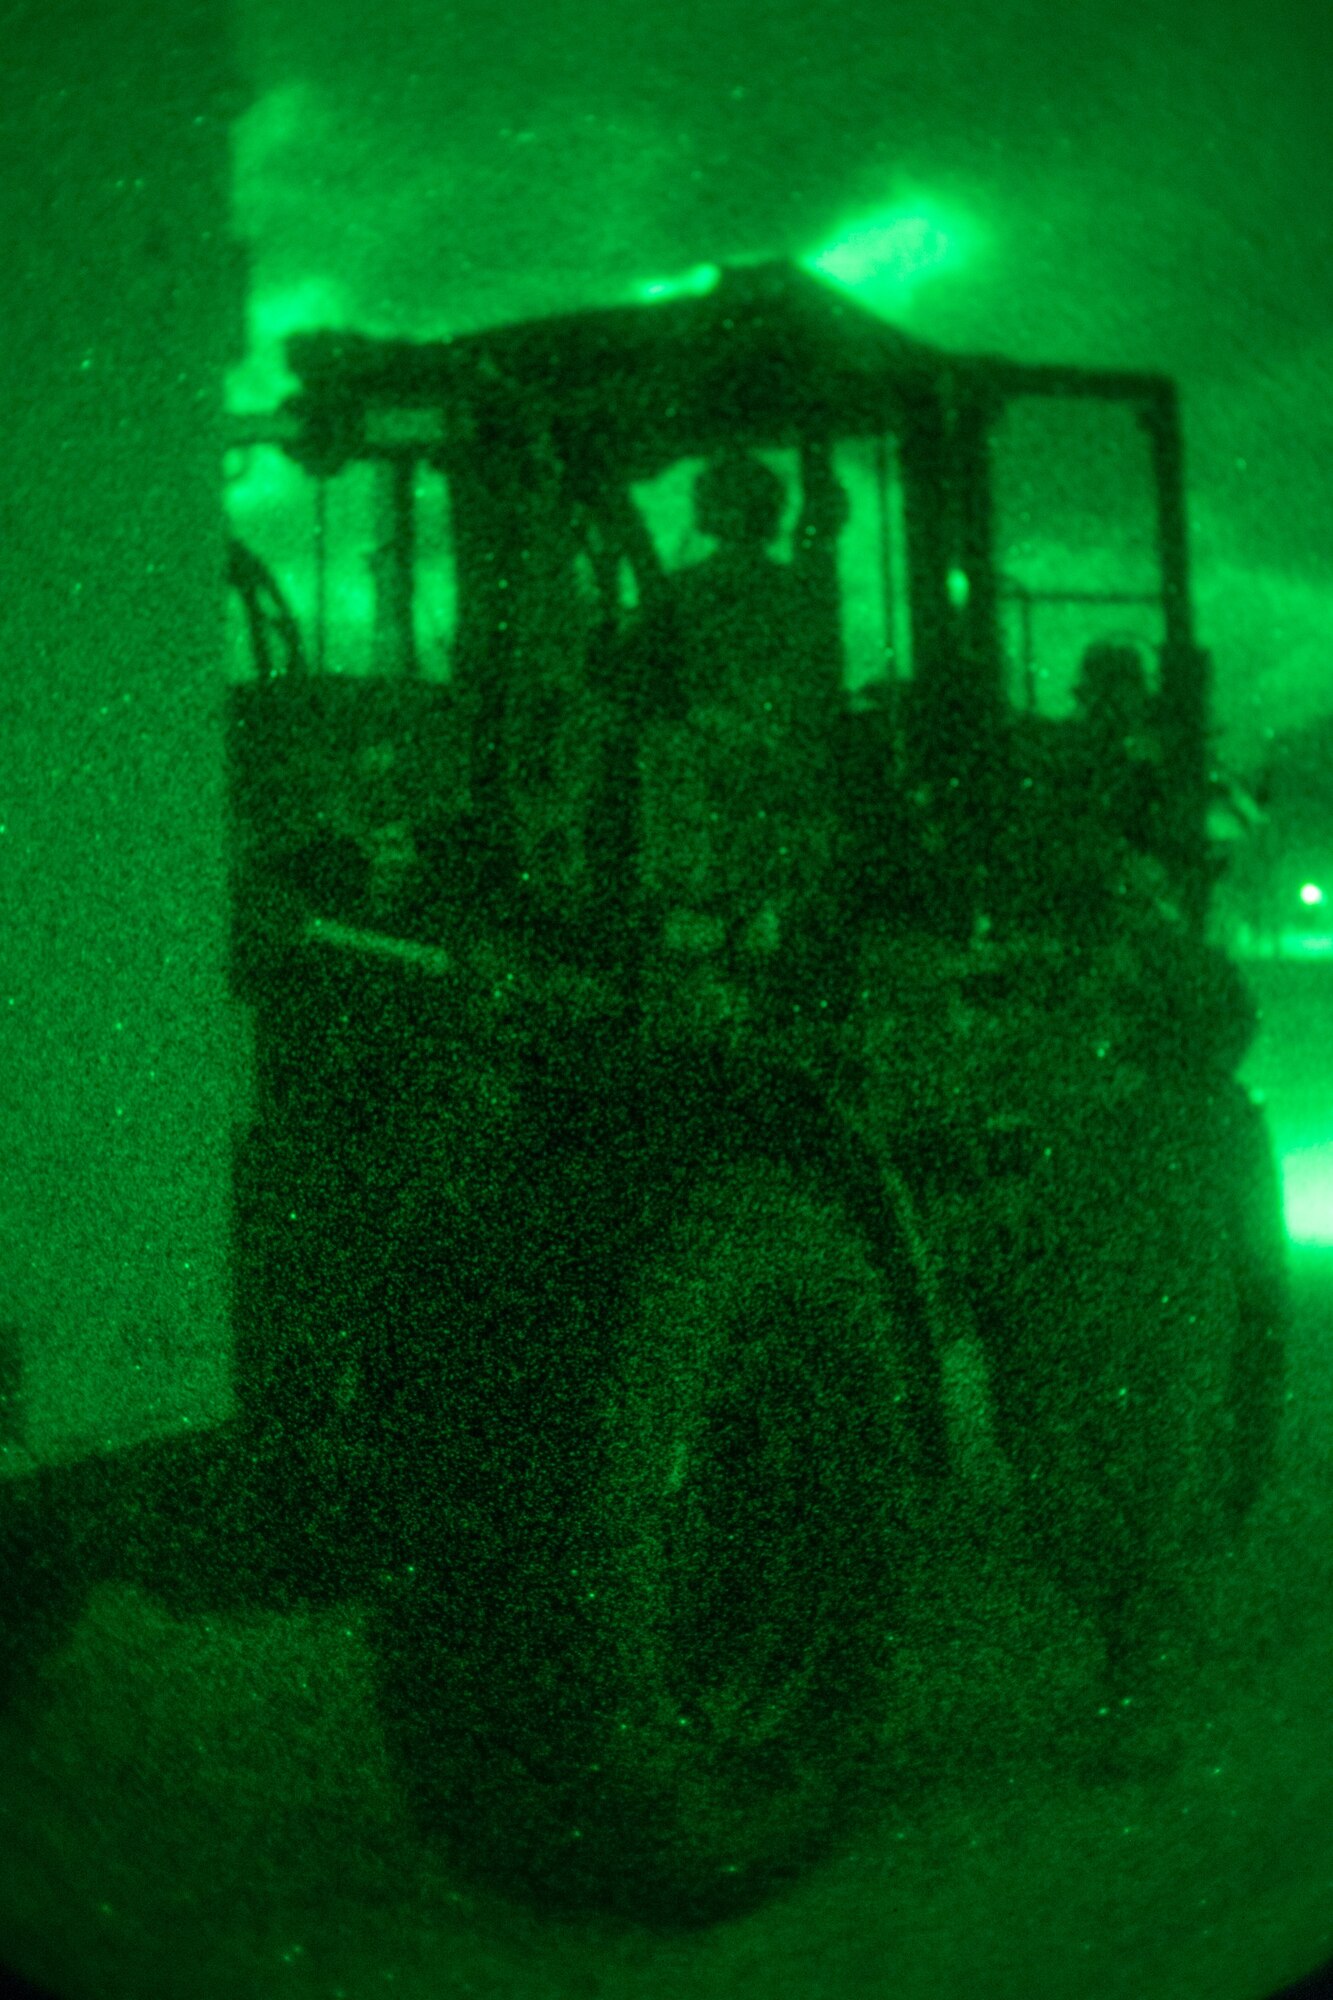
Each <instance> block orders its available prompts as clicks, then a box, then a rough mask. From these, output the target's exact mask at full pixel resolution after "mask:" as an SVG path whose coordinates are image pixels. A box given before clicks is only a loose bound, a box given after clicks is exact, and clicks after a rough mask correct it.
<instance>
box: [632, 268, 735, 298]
mask: <svg viewBox="0 0 1333 2000" xmlns="http://www.w3.org/2000/svg"><path fill="white" fill-rule="evenodd" d="M721 275H722V273H721V269H720V267H719V266H718V265H717V264H696V265H695V266H694V267H693V269H692V270H689V271H685V272H682V273H681V274H680V276H678V277H674V278H651V279H649V280H648V282H647V283H646V284H642V285H639V286H638V287H637V289H636V290H635V293H634V297H635V298H636V299H640V300H642V301H645V302H647V301H649V300H653V299H684V298H703V297H705V296H706V294H707V293H709V292H711V291H712V289H713V287H714V285H716V283H717V281H718V279H719V277H720V276H721Z"/></svg>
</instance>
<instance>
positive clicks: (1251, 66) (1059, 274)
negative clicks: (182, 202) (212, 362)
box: [236, 0, 1333, 761]
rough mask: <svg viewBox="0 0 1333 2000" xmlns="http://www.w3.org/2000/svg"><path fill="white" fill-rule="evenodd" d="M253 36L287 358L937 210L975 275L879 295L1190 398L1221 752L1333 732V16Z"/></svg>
mask: <svg viewBox="0 0 1333 2000" xmlns="http://www.w3.org/2000/svg"><path fill="white" fill-rule="evenodd" d="M242 16H243V26H242V42H243V47H242V59H243V63H244V65H245V68H246V71H247V74H248V87H249V89H250V90H251V91H252V92H253V96H254V103H253V107H252V109H251V110H250V112H249V113H248V115H247V116H246V117H244V118H243V119H242V121H241V122H240V124H239V126H238V128H237V147H236V157H237V217H238V226H239V227H240V228H241V230H242V231H243V232H244V233H245V234H246V235H247V236H249V237H250V238H251V240H252V243H253V255H254V273H255V280H254V304H255V307H256V310H257V311H258V312H259V313H260V314H261V315H262V323H263V326H264V327H266V328H267V329H268V331H269V335H270V339H271V337H272V336H273V335H275V334H277V333H280V332H282V331H285V330H287V329H288V328H289V327H291V326H292V325H293V324H297V323H300V324H312V323H321V322H323V323H328V322H329V321H331V320H333V319H341V320H343V321H344V322H346V323H350V324H356V325H362V326H366V327H369V328H371V329H372V330H374V331H378V332H386V333H387V332H397V333H407V334H417V335H421V336H425V335H430V334H438V333H443V332H452V331H459V330H462V329H464V328H470V327H474V326H478V325H483V324H487V323H492V322H494V321H497V320H503V319H508V318H514V317H521V316H523V315H526V314H530V313H537V312H544V311H552V310H566V309H569V308H572V307H577V306H581V305H584V304H590V303H598V302H610V301H613V300H617V299H623V298H626V297H628V296H632V295H633V292H634V289H635V287H636V286H637V285H639V284H641V283H643V282H644V281H645V280H650V279H653V278H656V277H661V276H666V275H670V274H673V273H676V272H680V271H684V270H686V269H688V268H689V267H691V266H693V265H695V264H698V263H700V262H705V261H709V262H712V261H717V260H719V259H725V258H726V257H728V256H735V255H746V254H756V253H763V254H768V255H787V254H790V255H797V256H803V255H810V254H811V253H813V252H816V251H818V250H819V249H820V248H821V247H823V246H825V245H828V244H831V243H833V242H835V241H837V240H838V239H839V238H840V236H842V235H843V234H844V233H845V232H846V231H847V230H848V229H849V228H851V227H854V226H856V225H858V224H865V223H873V222H875V221H876V220H882V219H884V218H886V217H900V216H902V215H903V214H919V215H922V216H924V217H927V218H929V219H930V220H931V222H932V223H933V224H934V225H935V226H936V227H938V228H940V229H943V230H944V232H945V233H946V235H947V238H948V241H949V245H950V254H949V255H948V256H947V257H946V259H945V260H944V261H943V263H941V264H940V265H939V267H938V268H936V269H933V270H930V271H928V272H926V273H924V274H922V275H921V276H920V277H919V278H918V279H917V281H916V282H914V283H913V282H907V283H903V282H898V283H896V284H891V283H886V282H881V283H879V284H878V285H875V284H874V283H872V284H871V285H870V286H869V287H868V288H867V291H866V294H865V296H866V298H867V300H868V302H870V303H873V304H874V305H875V306H876V307H877V308H878V309H880V310H883V311H885V312H887V313H889V314H890V315H891V316H893V317H894V318H896V319H898V320H900V321H901V322H902V323H904V324H906V325H908V326H909V327H910V328H911V329H912V331H914V332H915V333H917V334H919V335H921V336H923V337H925V338H927V339H935V340H938V341H940V342H942V343H944V344H946V345H948V346H951V347H956V348H982V349H990V350H994V351H999V352H1007V353H1009V354H1012V355H1014V356H1016V357H1019V358H1022V359H1032V360H1037V359H1067V360H1075V361H1082V362H1087V363H1094V362H1099V363H1107V364H1113V365H1133V366H1148V367H1155V368H1163V369H1166V370H1168V371H1169V372H1171V373H1173V374H1175V375H1176V376H1177V377H1178V378H1179V379H1180V380H1181V382H1182V384H1183V386H1184V388H1185V392H1186V415H1187V423H1188V437H1189V446H1190V468H1191V487H1192V513H1193V526H1194V544H1195V550H1196V554H1197V558H1198V574H1197V585H1198V592H1197V594H1198V600H1199V606H1200V613H1201V626H1202V634H1203V637H1204V638H1205V640H1206V641H1207V642H1208V643H1209V644H1211V645H1212V646H1213V648H1214V650H1215V655H1216V661H1217V699H1218V712H1219V718H1220V720H1221V722H1222V724H1223V725H1224V727H1225V732H1226V734H1225V736H1224V739H1223V745H1222V747H1223V749H1224V751H1225V752H1226V753H1227V754H1228V755H1230V756H1231V757H1233V758H1234V759H1236V760H1237V761H1245V760H1247V759H1249V758H1251V757H1252V756H1253V755H1254V753H1255V749H1256V746H1257V745H1258V744H1259V743H1260V742H1261V741H1262V736H1263V731H1264V729H1265V728H1266V727H1273V726H1277V727H1283V726H1285V725H1287V724H1289V723H1292V722H1298V721H1302V720H1304V719H1307V718H1308V717H1309V716H1311V715H1312V714H1314V713H1315V712H1317V711H1318V710H1320V709H1321V708H1322V707H1323V706H1324V705H1325V704H1326V702H1327V700H1328V696H1327V695H1326V694H1325V692H1324V690H1325V688H1326V687H1327V686H1328V685H1329V682H1330V677H1331V676H1330V670H1331V669H1333V581H1331V580H1330V573H1329V569H1330V551H1333V499H1331V498H1330V494H1329V476H1330V475H1329V468H1330V466H1333V407H1331V404H1333V397H1331V396H1330V390H1333V17H1331V16H1330V14H1329V12H1328V9H1327V6H1326V0H1272V4H1267V5H1264V6H1257V7H1256V6H1248V5H1247V6H1241V5H1239V4H1237V0H1223V4H1220V5H1219V4H1211V5H1208V4H1203V5H1201V4H1199V0H1159V4H1157V5H1155V6H1154V7H1153V8H1151V9H1138V8H1129V7H1126V6H1124V5H1123V4H1122V5H1110V6H1108V5H1106V4H1100V5H1099V4H1096V0H1069V4H1065V5H1062V6H1060V7H1058V8H1057V7H1053V6H1051V5H1049V4H1044V0H989V3H988V4H980V5H977V6H975V7H972V8H968V9H964V8H962V7H959V6H957V5H952V6H950V5H942V4H940V0H895V4H892V5H888V4H885V0H879V4H874V5H872V4H870V0H845V4H843V5H842V6H840V7H832V8H831V7H825V6H817V5H811V4H808V0H805V3H804V4H802V0H653V3H652V4H643V3H642V0H640V4H637V5H634V6H630V7H627V6H625V5H624V4H623V0H575V4H570V5H564V6H560V7H547V6H540V5H536V4H533V0H529V4H528V5H527V6H526V7H514V6H509V7H501V8H497V7H495V6H494V4H493V0H462V4H459V5H454V6H450V7H444V8H442V7H439V6H437V5H433V4H432V5H427V4H424V0H385V4H381V5H378V6H376V7H373V8H367V7H365V6H364V5H363V4H361V0H355V4H354V0H323V4H322V5H321V6H320V7H319V8H318V9H314V8H310V7H308V6H307V5H306V4H305V0H248V6H243V7H242ZM263 380H264V377H263V375H262V373H261V374H259V375H256V376H254V377H252V382H262V381H263ZM251 393H252V395H253V389H252V391H251Z"/></svg>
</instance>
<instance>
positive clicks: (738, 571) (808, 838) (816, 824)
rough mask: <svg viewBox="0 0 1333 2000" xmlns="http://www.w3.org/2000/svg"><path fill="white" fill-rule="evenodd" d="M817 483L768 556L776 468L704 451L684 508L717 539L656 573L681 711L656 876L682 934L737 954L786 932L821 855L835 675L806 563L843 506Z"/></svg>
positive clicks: (829, 484)
mask: <svg viewBox="0 0 1333 2000" xmlns="http://www.w3.org/2000/svg"><path fill="white" fill-rule="evenodd" d="M821 483H822V485H823V488H824V490H823V491H820V492H819V493H818V495H817V496H816V495H812V494H810V493H807V496H806V504H805V507H804V509H803V512H802V518H801V521H800V523H799V524H798V527H797V532H796V536H795V551H796V552H795V554H794V556H793V559H792V561H791V562H783V561H780V560H779V559H777V558H776V557H775V556H773V555H772V554H770V550H771V548H772V545H773V543H774V542H775V541H776V540H777V537H778V534H779V531H780V528H781V524H782V516H783V512H784V510H785V505H786V489H785V487H784V484H783V481H782V480H781V478H780V477H779V476H778V474H777V473H776V472H774V471H772V470H771V469H770V468H769V466H767V465H766V464H765V463H764V462H763V460H762V459H761V458H759V457H758V456H757V455H755V454H754V453H751V452H748V451H743V450H736V449H733V450H728V451H725V452H723V453H720V454H719V455H717V456H716V457H714V458H713V459H711V460H710V461H709V462H708V464H707V465H705V467H704V469H703V470H702V472H701V473H700V474H699V475H698V478H697V479H696V481H695V485H694V493H693V501H694V519H695V525H696V527H697V528H698V529H699V531H700V532H701V533H702V534H704V535H706V536H708V537H710V538H711V539H712V540H713V541H714V542H715V543H716V547H715V549H714V550H713V552H712V553H711V554H710V555H709V556H707V557H706V558H705V559H704V560H703V561H702V562H700V563H697V564H695V565H693V566H692V567H690V568H687V569H685V570H682V571H679V572H677V573H676V574H675V575H674V576H672V577H670V578H669V579H668V580H667V582H666V590H665V598H664V602H663V603H662V605H661V610H662V612H663V613H664V614H665V625H664V627H659V630H661V631H663V632H664V637H665V643H666V644H667V645H668V646H669V649H670V652H671V655H672V664H673V669H674V677H675V681H676V686H677V690H678V694H679V708H680V710H681V711H683V722H682V724H681V725H680V726H679V727H678V729H677V731H676V732H675V735H676V740H675V744H674V746H673V751H672V754H670V755H669V757H668V759H667V761H668V763H669V765H670V766H671V767H672V775H671V777H670V779H669V780H668V783H667V790H668V791H669V793H670V795H671V799H672V808H671V809H670V810H671V817H672V818H673V819H674V820H675V828H674V835H673V834H670V833H668V832H667V830H666V829H665V828H664V829H663V833H664V836H665V839H664V842H663V847H664V848H669V849H670V851H671V856H672V859H671V860H669V861H667V864H666V868H665V873H666V875H667V876H668V878H670V879H669V886H668V883H663V886H664V887H666V888H667V889H668V896H669V900H670V901H672V902H674V903H676V904H677V906H678V907H679V906H685V907H686V908H688V909H690V910H692V911H693V912H694V913H696V915H697V917H698V918H700V919H702V920H703V922H704V928H703V930H702V931H701V932H696V934H698V935H702V936H713V937H716V939H717V941H718V942H719V943H720V942H721V941H722V938H723V937H724V936H725V938H726V939H727V941H728V943H729V944H731V945H733V946H738V947H739V948H740V949H741V950H742V951H743V952H745V953H746V954H747V955H748V956H750V957H752V958H753V957H754V956H755V955H756V954H757V955H758V957H759V958H763V957H764V956H767V955H771V954H772V953H773V952H774V951H776V949H777V947H778V946H779V944H781V943H784V942H788V941H789V940H790V933H791V931H792V929H793V927H794V925H795V924H799V918H800V912H801V909H802V907H803V905H804V904H806V903H807V902H809V900H810V897H811V895H812V893H817V889H816V883H817V880H818V878H819V876H820V875H821V874H822V873H824V872H825V867H826V864H827V861H828V858H829V855H828V853H826V852H825V849H830V851H831V834H830V829H828V828H827V827H825V826H824V825H823V824H822V822H821V814H822V813H823V802H824V800H825V799H826V797H827V788H826V786H824V785H823V784H821V776H822V775H823V774H824V764H825V762H826V759H827V754H828V745H829V742H830V740H831V730H832V727H833V725H834V722H835V719H836V715H837V712H838V707H839V703H840V699H841V686H840V672H839V669H838V667H837V665H836V661H837V636H838V635H837V623H836V618H837V613H836V601H835V600H833V598H832V594H831V593H828V592H824V591H821V589H820V588H819V570H820V563H821V560H823V559H825V558H826V555H827V552H828V545H829V543H831V541H832V539H833V536H834V535H835V534H836V532H837V530H838V529H839V528H840V527H841V525H842V521H843V520H844V519H845V504H846V503H845V500H843V496H842V494H841V489H839V488H837V486H836V483H835V482H834V481H833V478H832V473H831V471H830V472H827V477H826V479H825V480H824V481H823V482H821ZM840 501H841V502H842V505H841V507H836V503H838V502H840ZM835 507H836V512H835ZM826 598H827V599H828V602H827V605H826ZM825 610H826V612H827V615H821V613H823V612H824V611H825ZM825 624H827V625H828V626H829V630H828V631H827V632H825V631H824V629H823V628H824V626H825ZM661 775H662V776H663V777H665V776H666V773H665V771H663V772H662V773H661ZM659 851H661V850H659ZM821 863H823V864H824V866H821Z"/></svg>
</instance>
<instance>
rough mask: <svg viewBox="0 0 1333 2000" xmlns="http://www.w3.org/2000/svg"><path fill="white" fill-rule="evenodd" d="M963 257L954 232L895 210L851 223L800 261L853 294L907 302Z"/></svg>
mask: <svg viewBox="0 0 1333 2000" xmlns="http://www.w3.org/2000/svg"><path fill="white" fill-rule="evenodd" d="M961 255H962V245H961V243H960V240H959V236H958V232H957V231H956V230H955V229H952V228H946V227H945V226H944V224H943V223H942V222H941V221H940V220H939V219H938V218H937V217H935V216H932V215H928V214H923V213H922V212H920V210H917V209H912V210H901V209H895V210H893V211H891V212H890V213H888V214H881V215H874V216H869V217H865V218H863V219H862V220H860V221H857V222H853V223H849V224H848V226H847V228H846V229H845V230H844V231H843V233H842V234H841V235H840V236H839V237H837V238H836V239H835V240H834V241H833V242H832V243H827V244H825V245H824V246H823V247H822V248H820V249H819V250H816V251H814V252H813V253H812V254H811V255H810V256H808V257H806V258H804V259H803V260H802V261H803V263H804V265H805V268H806V269H807V270H808V271H814V272H816V273H818V274H819V275H821V276H823V277H826V278H832V279H833V280H834V282H835V283H836V284H839V285H846V286H848V287H849V288H851V289H852V290H854V291H868V292H870V293H872V294H879V295H882V296H883V297H884V298H885V299H886V300H893V299H898V300H905V299H906V298H907V297H908V296H909V295H910V294H911V292H912V291H913V290H914V289H915V288H916V286H917V285H918V284H919V283H920V282H921V280H922V279H923V278H925V277H928V276H930V275H931V274H932V273H933V272H936V271H939V270H942V269H944V268H945V267H946V266H948V265H952V264H956V263H957V262H958V261H959V258H960V256H961Z"/></svg>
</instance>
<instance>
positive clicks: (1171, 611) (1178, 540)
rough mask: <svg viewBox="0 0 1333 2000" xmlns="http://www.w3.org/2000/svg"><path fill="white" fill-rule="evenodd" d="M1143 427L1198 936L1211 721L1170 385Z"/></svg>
mask: <svg viewBox="0 0 1333 2000" xmlns="http://www.w3.org/2000/svg"><path fill="white" fill-rule="evenodd" d="M1142 422H1143V425H1144V428H1145V429H1146V431H1147V433H1148V438H1149V443H1150V446H1151V450H1152V463H1153V477H1154V482H1155V485H1156V489H1157V534H1158V554H1159V560H1160V563H1161V575H1162V601H1163V611H1164V615H1165V621H1166V638H1165V642H1164V644H1163V646H1162V655H1161V683H1160V693H1159V696H1158V727H1159V730H1160V733H1161V740H1162V759H1163V765H1164V769H1165V775H1166V782H1167V813H1168V817H1167V824H1168V830H1169V831H1168V838H1169V839H1170V842H1171V847H1172V856H1171V859H1172V861H1173V863H1174V866H1175V869H1176V872H1177V874H1178V876H1179V880H1180V886H1181V915H1182V916H1183V917H1184V919H1185V921H1186V923H1187V924H1188V925H1189V926H1190V928H1191V930H1193V931H1194V932H1195V933H1196V935H1202V933H1203V930H1204V927H1205V925H1206V922H1207V914H1208V899H1209V895H1210V893H1211V890H1212V884H1213V871H1212V868H1211V865H1210V855H1209V845H1208V802H1209V784H1208V717H1209V708H1210V702H1211V695H1212V687H1211V681H1212V671H1211V660H1210V658H1209V655H1208V653H1207V652H1206V651H1205V650H1204V649H1203V648H1202V647H1201V646H1200V645H1199V644H1198V643H1197V641H1196V639H1195V634H1194V621H1193V614H1192V609H1191V599H1190V562H1189V526H1188V521H1187V518H1186V511H1185V446H1184V437H1183V432H1182V427H1181V421H1180V397H1179V394H1178V392H1177V389H1176V385H1175V383H1174V382H1170V381H1165V380H1161V381H1158V382H1156V383H1155V384H1154V386H1153V393H1152V395H1151V396H1150V397H1149V398H1147V399H1146V400H1145V403H1144V406H1143V411H1142Z"/></svg>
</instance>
